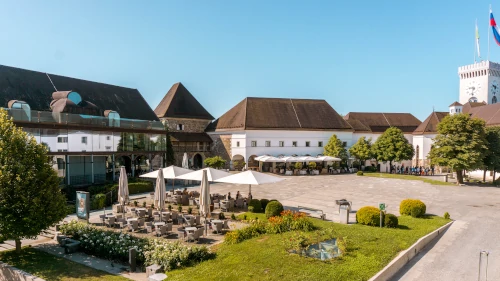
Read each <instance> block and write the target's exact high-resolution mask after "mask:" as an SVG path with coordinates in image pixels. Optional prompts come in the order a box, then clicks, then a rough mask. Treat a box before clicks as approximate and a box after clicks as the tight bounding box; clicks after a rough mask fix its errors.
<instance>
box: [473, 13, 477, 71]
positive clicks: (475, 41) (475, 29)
mask: <svg viewBox="0 0 500 281" xmlns="http://www.w3.org/2000/svg"><path fill="white" fill-rule="evenodd" d="M476 32H477V19H476V26H475V28H474V63H476V48H477V46H476V45H477V38H476V36H477V35H476Z"/></svg>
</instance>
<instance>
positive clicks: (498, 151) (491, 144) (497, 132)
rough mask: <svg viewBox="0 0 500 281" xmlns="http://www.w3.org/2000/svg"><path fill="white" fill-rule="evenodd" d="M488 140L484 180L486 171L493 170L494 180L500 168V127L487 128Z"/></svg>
mask: <svg viewBox="0 0 500 281" xmlns="http://www.w3.org/2000/svg"><path fill="white" fill-rule="evenodd" d="M486 141H487V142H488V150H487V151H486V153H485V154H486V155H485V157H484V159H483V165H484V174H483V181H485V180H486V171H493V180H495V173H496V172H497V171H499V170H500V127H488V128H486Z"/></svg>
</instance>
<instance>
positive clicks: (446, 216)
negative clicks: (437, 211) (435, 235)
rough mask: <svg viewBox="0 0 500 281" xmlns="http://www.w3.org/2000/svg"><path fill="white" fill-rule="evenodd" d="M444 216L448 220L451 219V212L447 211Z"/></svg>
mask: <svg viewBox="0 0 500 281" xmlns="http://www.w3.org/2000/svg"><path fill="white" fill-rule="evenodd" d="M443 217H444V218H445V219H446V220H449V219H450V213H448V212H445V213H444V216H443Z"/></svg>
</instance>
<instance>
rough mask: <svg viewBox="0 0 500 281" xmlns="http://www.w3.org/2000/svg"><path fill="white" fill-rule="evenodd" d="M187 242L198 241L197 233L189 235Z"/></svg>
mask: <svg viewBox="0 0 500 281" xmlns="http://www.w3.org/2000/svg"><path fill="white" fill-rule="evenodd" d="M186 240H187V242H189V241H193V242H194V241H195V240H196V234H195V233H188V234H187V237H186Z"/></svg>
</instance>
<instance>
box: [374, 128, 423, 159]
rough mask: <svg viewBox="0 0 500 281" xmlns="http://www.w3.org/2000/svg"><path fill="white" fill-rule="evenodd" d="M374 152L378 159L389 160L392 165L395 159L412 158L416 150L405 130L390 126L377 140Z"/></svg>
mask: <svg viewBox="0 0 500 281" xmlns="http://www.w3.org/2000/svg"><path fill="white" fill-rule="evenodd" d="M372 153H373V155H374V156H375V158H376V159H377V160H378V161H389V164H390V165H392V162H393V161H396V162H401V161H403V160H411V159H412V158H413V155H414V154H415V151H414V149H413V146H412V145H411V144H410V143H409V142H408V140H407V139H406V138H405V136H404V134H403V131H401V130H400V129H399V128H396V127H390V128H389V129H387V130H385V132H384V133H383V134H382V135H381V136H380V137H379V138H378V139H377V141H375V143H374V144H373V146H372Z"/></svg>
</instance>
